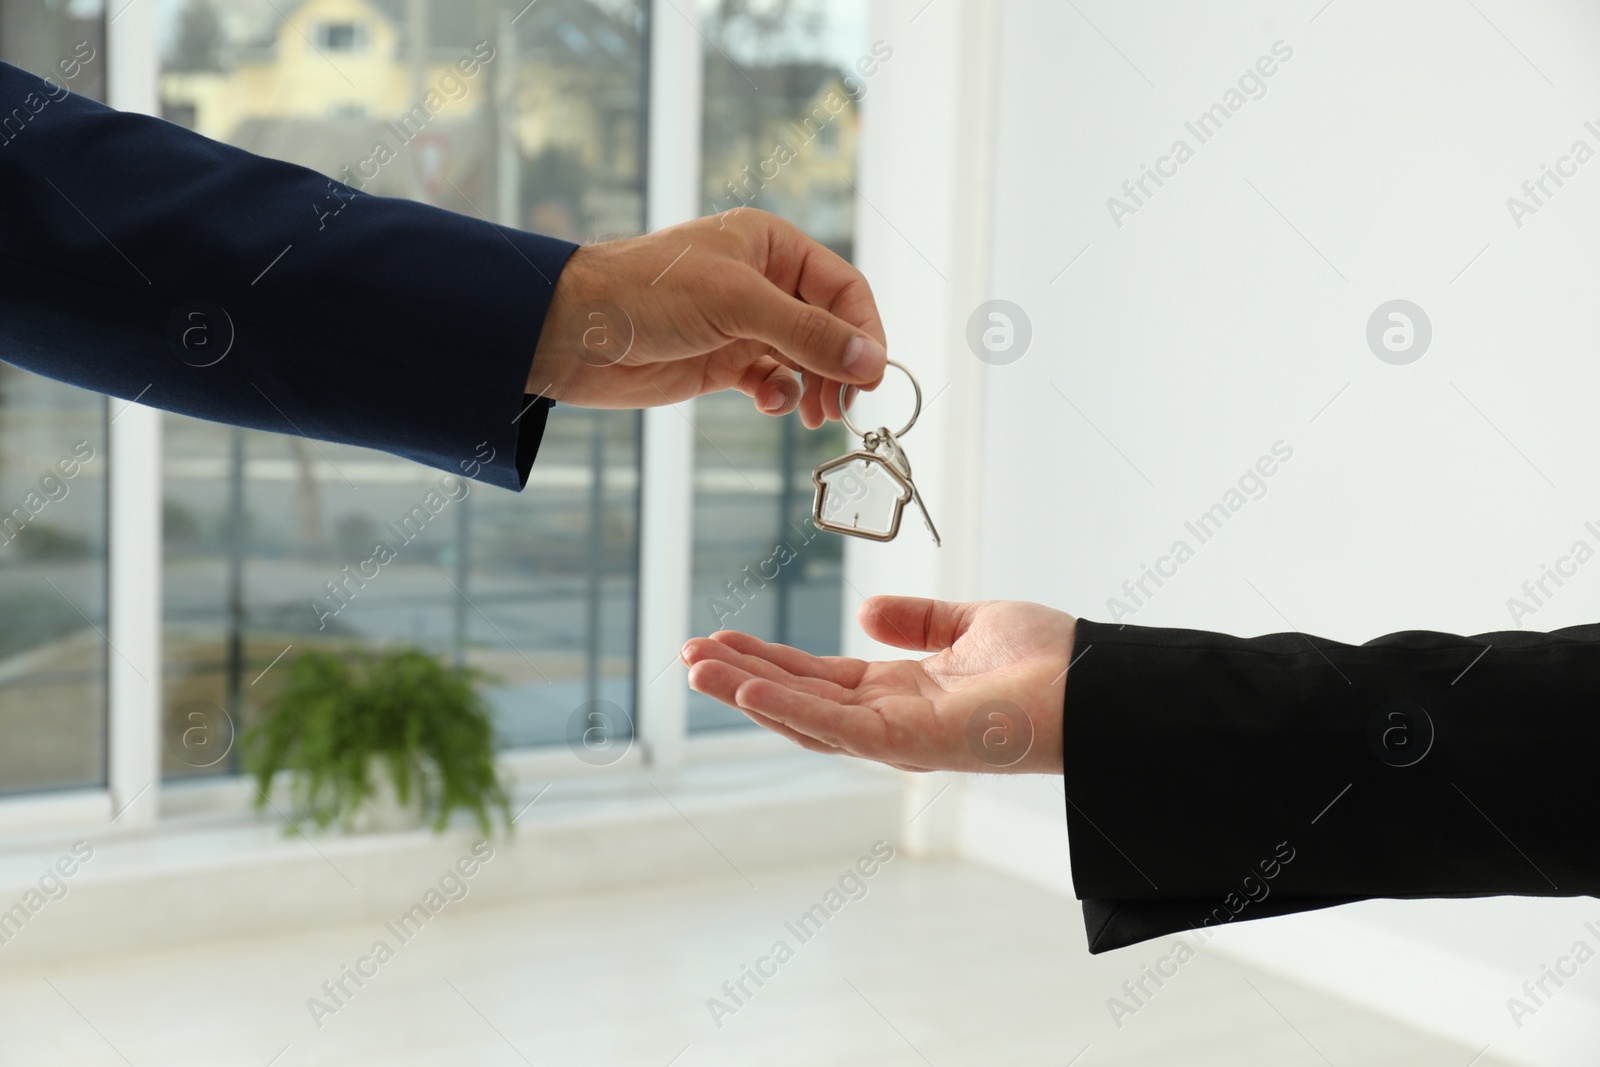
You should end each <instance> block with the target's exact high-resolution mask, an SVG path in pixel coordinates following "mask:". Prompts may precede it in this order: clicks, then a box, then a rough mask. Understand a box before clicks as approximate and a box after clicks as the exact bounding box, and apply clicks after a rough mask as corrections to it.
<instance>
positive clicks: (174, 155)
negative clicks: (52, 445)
mask: <svg viewBox="0 0 1600 1067" xmlns="http://www.w3.org/2000/svg"><path fill="white" fill-rule="evenodd" d="M0 120H3V121H0V358H4V359H5V360H6V361H7V362H10V363H13V364H16V365H17V366H20V367H25V368H27V369H28V370H31V371H35V372H37V373H39V374H43V375H46V376H48V377H51V378H56V379H59V380H61V381H65V382H70V383H72V384H74V385H78V386H81V387H83V388H86V389H92V390H95V391H98V392H102V393H109V394H111V395H113V396H118V397H122V398H125V399H128V400H132V399H134V398H138V399H139V401H140V402H141V403H144V404H149V405H152V406H154V407H159V408H163V409H165V410H168V411H176V412H181V413H183V414H186V415H193V416H197V417H199V418H203V419H211V420H214V421H217V422H227V423H234V424H237V425H241V426H249V427H253V428H256V429H262V430H272V431H276V432H280V433H291V434H301V435H304V436H306V437H311V438H317V439H321V440H325V441H337V442H342V443H346V444H355V445H363V446H366V447H369V448H376V449H381V450H383V451H385V452H390V453H393V454H395V455H398V456H403V457H405V458H407V459H412V460H415V461H417V462H419V463H424V464H428V465H429V466H433V467H438V468H442V469H445V470H449V471H452V472H454V473H457V474H462V473H470V474H474V475H475V476H476V477H478V478H480V479H482V480H484V481H487V482H490V483H492V484H495V485H500V486H504V487H506V488H510V489H520V488H521V487H522V486H523V485H524V484H525V483H526V481H527V474H528V467H529V466H530V465H531V464H532V462H533V456H534V453H535V452H536V451H537V448H538V444H539V439H540V437H541V435H542V434H543V431H544V424H545V418H546V415H547V413H548V408H549V406H550V405H549V402H548V401H545V400H542V399H537V398H534V397H527V396H524V388H525V385H526V382H527V378H528V372H529V369H530V367H531V365H532V360H533V353H534V347H535V344H536V342H537V341H538V338H539V331H540V328H541V326H542V325H543V322H544V317H545V314H546V312H547V311H548V309H549V305H550V298H551V295H552V293H553V291H554V288H555V283H556V280H557V279H558V278H559V276H560V273H561V270H562V268H563V267H564V266H565V264H566V261H567V258H568V257H569V256H570V255H571V254H572V251H573V248H574V246H573V245H572V244H570V243H569V242H566V241H558V240H554V239H552V238H548V237H541V236H538V235H535V234H530V233H523V232H520V231H518V230H513V229H508V228H503V227H499V226H494V225H491V224H490V223H488V222H485V221H482V220H479V219H473V218H469V217H467V216H464V215H458V214H454V213H452V212H448V211H443V210H440V209H438V208H433V207H429V206H427V205H424V204H418V203H414V202H411V201H408V200H397V199H391V198H387V197H374V196H368V195H364V194H362V193H359V192H358V191H356V190H354V189H352V188H350V187H349V186H346V185H343V184H341V183H338V182H333V181H330V180H329V179H328V178H326V177H324V176H323V175H320V174H317V173H315V172H313V171H310V170H307V169H305V168H303V167H298V166H294V165H292V164H288V163H283V162H279V161H276V160H270V159H263V158H261V157H259V156H254V155H251V154H250V153H248V152H244V151H241V150H239V149H237V148H232V147H230V146H228V145H224V144H220V143H218V142H216V141H212V140H209V139H207V138H205V137H202V136H200V135H198V134H195V133H193V132H191V131H188V130H185V129H183V128H181V127H179V126H175V125H173V124H171V123H168V122H164V121H162V120H160V119H155V118H150V117H147V116H143V115H133V114H123V113H120V112H117V111H114V110H112V109H110V108H107V107H105V106H103V105H101V104H98V103H96V102H94V101H92V100H88V99H85V98H83V97H80V96H76V95H73V94H70V93H67V92H66V91H65V90H64V89H62V88H60V87H57V86H54V84H53V83H46V82H44V81H42V80H40V79H38V78H35V77H34V76H32V75H30V74H27V73H25V72H24V71H21V70H18V69H17V68H15V67H11V66H7V65H5V64H0ZM391 147H401V146H391ZM392 165H395V166H403V165H405V162H404V160H401V161H398V162H396V163H394V164H392ZM485 445H486V446H487V447H484V446H485ZM489 449H493V456H494V459H493V460H492V461H491V462H489V463H487V464H484V465H483V466H482V467H481V468H479V469H474V468H473V461H474V460H475V459H481V457H482V456H485V455H488V454H489V451H488V450H489Z"/></svg>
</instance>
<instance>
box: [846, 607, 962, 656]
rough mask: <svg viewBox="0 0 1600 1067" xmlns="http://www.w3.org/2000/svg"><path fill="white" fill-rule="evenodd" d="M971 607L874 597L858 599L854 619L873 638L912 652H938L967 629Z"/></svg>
mask: <svg viewBox="0 0 1600 1067" xmlns="http://www.w3.org/2000/svg"><path fill="white" fill-rule="evenodd" d="M971 606H972V605H970V604H960V603H955V602H953V601H949V600H929V599H927V598H925V597H919V596H875V597H869V598H867V599H866V600H865V601H863V602H862V604H861V607H860V608H859V609H858V610H857V612H856V618H857V620H858V621H859V622H860V623H861V630H862V632H863V633H865V634H866V635H867V636H868V637H870V638H872V639H873V640H874V641H881V642H882V643H884V644H886V645H893V646H894V647H895V648H908V649H911V650H912V651H913V652H942V651H944V650H945V649H947V648H949V647H950V646H951V645H953V644H955V643H956V638H958V637H960V636H961V634H962V632H963V631H964V630H965V629H966V628H967V622H966V617H967V611H968V609H969V608H970V607H971Z"/></svg>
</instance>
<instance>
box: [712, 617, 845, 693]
mask: <svg viewBox="0 0 1600 1067" xmlns="http://www.w3.org/2000/svg"><path fill="white" fill-rule="evenodd" d="M709 640H711V641H715V642H716V643H718V644H721V645H726V646H727V647H729V648H731V649H733V650H734V651H736V652H742V653H744V654H745V655H747V656H754V657H756V658H758V659H763V660H766V661H767V662H768V663H771V664H773V665H774V666H777V667H780V668H782V669H783V670H785V671H787V672H788V673H789V674H791V675H793V676H794V677H796V678H816V679H819V680H821V681H824V682H832V683H834V684H835V685H838V686H842V687H844V688H847V689H848V688H853V687H854V686H857V685H859V684H861V676H862V674H863V673H865V672H866V669H867V664H866V661H865V660H859V659H851V658H850V657H848V656H813V655H812V654H811V653H809V652H805V651H802V650H801V649H798V648H794V647H792V646H790V645H779V644H774V643H773V642H771V641H763V640H762V639H761V638H759V637H756V636H754V635H752V634H747V633H741V632H740V631H738V630H719V631H717V632H716V633H714V634H712V635H711V637H710V638H709Z"/></svg>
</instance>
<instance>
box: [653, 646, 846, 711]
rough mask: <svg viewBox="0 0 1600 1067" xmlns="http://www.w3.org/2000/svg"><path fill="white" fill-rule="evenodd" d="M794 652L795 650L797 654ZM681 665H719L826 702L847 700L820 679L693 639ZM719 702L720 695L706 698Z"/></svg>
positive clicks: (838, 689)
mask: <svg viewBox="0 0 1600 1067" xmlns="http://www.w3.org/2000/svg"><path fill="white" fill-rule="evenodd" d="M797 651H798V650H797ZM803 654H804V653H802V655H803ZM683 658H684V661H685V662H687V663H688V664H689V666H690V667H691V668H693V667H694V666H695V665H697V664H700V663H711V662H720V663H726V664H728V665H729V666H732V667H734V668H737V669H738V670H740V671H743V672H744V673H745V674H747V675H750V676H752V677H755V678H765V679H767V680H768V681H772V682H777V683H778V684H779V685H786V686H789V687H791V688H793V689H798V690H800V691H801V692H804V693H810V694H812V695H813V696H819V697H825V698H826V699H828V700H848V699H849V696H850V694H849V692H848V691H847V690H846V689H845V688H844V687H843V686H841V685H839V684H837V683H835V682H831V681H827V680H825V679H822V678H815V677H807V676H805V675H795V674H791V673H790V672H789V671H787V670H785V669H783V668H782V667H781V666H779V665H778V664H776V663H773V662H772V661H771V660H769V659H765V658H763V657H761V656H759V655H748V654H746V653H744V652H740V651H739V650H737V649H735V648H733V647H731V646H729V645H727V644H724V643H723V642H720V641H712V640H706V639H697V640H694V641H691V642H689V644H688V645H686V646H684V657H683ZM708 695H712V696H716V697H717V699H719V700H721V699H722V696H721V695H720V694H708Z"/></svg>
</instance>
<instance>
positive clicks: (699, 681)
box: [689, 659, 843, 755]
mask: <svg viewBox="0 0 1600 1067" xmlns="http://www.w3.org/2000/svg"><path fill="white" fill-rule="evenodd" d="M754 677H755V676H754V675H752V674H750V673H749V672H747V671H743V670H740V669H739V668H738V667H735V666H734V665H733V664H731V663H728V662H726V661H724V660H717V659H708V660H701V661H699V662H698V663H696V664H695V665H694V666H693V667H691V668H690V669H689V687H690V688H691V689H693V690H694V691H695V692H697V693H704V694H705V695H706V696H708V697H711V698H713V699H715V700H719V701H721V702H722V703H724V704H727V705H728V706H730V707H735V708H739V710H740V711H741V712H743V713H744V715H745V717H746V718H748V719H749V720H750V721H751V722H754V723H755V724H756V725H757V726H761V727H763V728H765V729H768V730H771V731H772V732H773V733H775V734H779V735H780V736H782V737H786V738H788V739H789V740H790V741H793V742H794V743H795V744H797V745H799V746H800V747H801V748H804V749H808V750H810V751H812V752H827V753H832V754H835V755H839V754H842V753H843V750H842V749H840V748H838V747H837V746H834V745H831V744H829V743H827V742H826V741H821V740H819V739H817V738H815V737H812V736H811V735H809V734H806V733H804V732H802V731H800V730H797V729H795V728H794V727H792V726H789V725H788V724H786V723H782V722H779V721H778V720H776V719H774V718H772V717H771V716H769V715H764V714H762V713H761V712H759V711H753V710H751V709H750V708H742V707H739V703H738V691H739V687H740V686H741V685H743V684H744V683H745V682H748V681H750V680H752V678H754Z"/></svg>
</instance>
